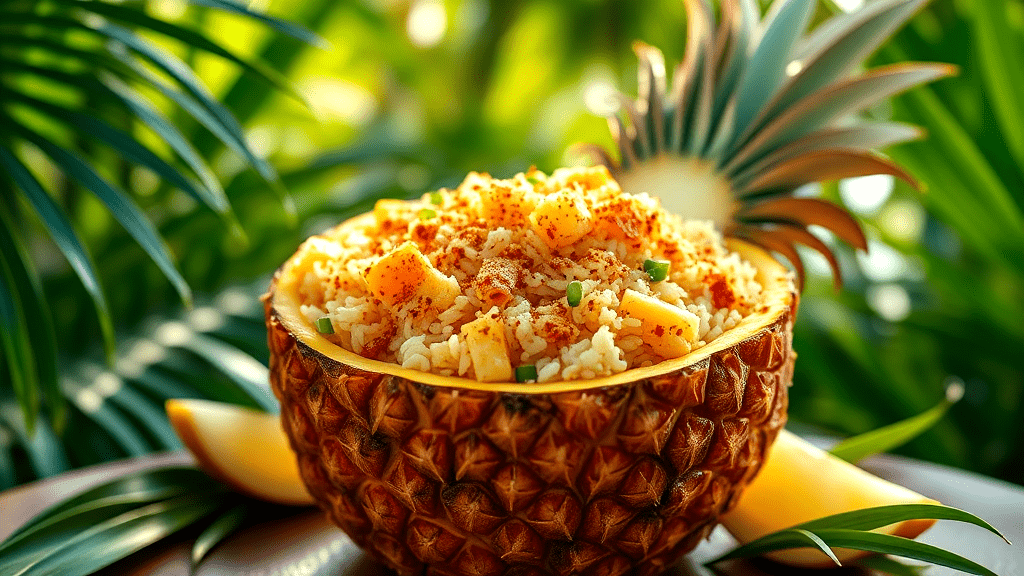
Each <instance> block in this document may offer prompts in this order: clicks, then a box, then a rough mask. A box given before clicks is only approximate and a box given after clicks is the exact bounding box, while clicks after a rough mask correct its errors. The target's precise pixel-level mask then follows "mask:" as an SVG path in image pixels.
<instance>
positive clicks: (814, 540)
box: [790, 528, 843, 566]
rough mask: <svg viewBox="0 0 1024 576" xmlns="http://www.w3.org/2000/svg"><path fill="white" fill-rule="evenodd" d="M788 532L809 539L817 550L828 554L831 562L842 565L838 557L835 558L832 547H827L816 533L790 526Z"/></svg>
mask: <svg viewBox="0 0 1024 576" xmlns="http://www.w3.org/2000/svg"><path fill="white" fill-rule="evenodd" d="M790 532H792V534H793V535H794V536H797V537H803V538H804V539H806V540H807V541H809V542H810V543H811V544H813V545H814V546H815V547H816V548H817V549H818V550H821V551H822V552H823V553H824V554H825V555H826V556H828V557H829V558H830V559H831V560H832V561H833V562H835V563H836V566H842V565H843V563H842V562H840V561H839V558H836V553H835V552H833V551H832V549H831V548H829V547H828V544H826V543H825V541H824V540H822V539H821V538H820V537H818V535H817V534H815V533H814V532H809V531H807V530H801V529H799V528H791V529H790Z"/></svg>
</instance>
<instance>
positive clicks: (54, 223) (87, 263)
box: [0, 119, 115, 359]
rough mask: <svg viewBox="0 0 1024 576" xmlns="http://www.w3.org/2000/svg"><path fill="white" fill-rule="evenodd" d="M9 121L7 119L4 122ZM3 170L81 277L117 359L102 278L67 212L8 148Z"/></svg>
mask: <svg viewBox="0 0 1024 576" xmlns="http://www.w3.org/2000/svg"><path fill="white" fill-rule="evenodd" d="M5 120H6V119H5ZM0 166H2V167H3V168H4V170H5V171H6V172H7V174H8V175H10V177H11V178H12V179H13V180H14V182H15V184H16V185H17V186H18V188H20V189H21V191H22V192H24V194H25V197H26V198H27V199H28V201H29V203H30V204H32V207H33V208H35V210H36V213H37V214H38V215H39V217H40V218H41V219H42V220H43V223H44V224H45V225H46V229H47V232H49V234H50V237H51V238H53V240H54V242H55V243H56V244H57V247H58V248H60V251H61V252H62V253H63V254H64V257H65V258H67V260H68V263H69V264H70V265H71V268H72V269H73V270H74V271H75V274H77V275H78V278H79V279H80V280H81V282H82V284H83V285H84V286H85V289H86V291H87V292H88V293H89V296H90V298H92V302H93V306H94V307H95V308H96V314H97V316H98V317H99V321H100V332H101V333H102V335H103V344H104V348H105V350H106V354H107V357H108V358H109V359H112V358H113V356H114V346H115V344H114V325H113V321H112V320H111V318H110V310H109V309H108V308H107V301H106V297H105V296H104V295H103V288H102V287H101V286H100V281H99V278H98V277H97V276H96V270H95V267H94V266H93V264H92V259H91V258H90V257H89V254H88V252H86V250H85V247H84V246H82V242H81V240H79V238H78V234H77V233H75V230H74V228H72V227H71V223H70V222H68V220H67V217H66V216H64V212H63V211H62V210H61V209H60V207H59V206H57V204H56V203H55V202H54V201H53V199H52V198H50V196H49V195H48V194H47V193H46V191H45V190H43V188H42V186H40V184H39V182H38V181H37V180H36V179H35V177H34V176H32V173H31V172H29V171H28V168H26V167H25V166H24V164H22V163H21V162H20V161H18V159H17V158H15V157H14V155H13V154H11V152H10V151H9V150H7V149H6V148H3V147H0Z"/></svg>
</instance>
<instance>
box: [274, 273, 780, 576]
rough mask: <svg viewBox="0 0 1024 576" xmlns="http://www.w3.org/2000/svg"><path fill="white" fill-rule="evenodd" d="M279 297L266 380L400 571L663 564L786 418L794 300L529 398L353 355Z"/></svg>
mask: <svg viewBox="0 0 1024 576" xmlns="http://www.w3.org/2000/svg"><path fill="white" fill-rule="evenodd" d="M275 283H276V279H275ZM273 290H274V286H273V285H272V286H271V293H273ZM271 301H272V299H271V298H265V299H264V302H265V310H266V318H267V328H268V341H269V347H270V352H271V354H270V379H271V384H272V386H273V389H274V393H275V394H276V395H277V397H278V400H279V401H280V402H281V408H282V409H281V420H282V424H283V426H284V429H285V431H286V432H287V434H288V437H289V440H290V442H291V446H292V448H293V450H294V451H295V453H296V454H297V457H298V464H299V471H300V474H301V476H302V478H303V481H304V482H305V484H306V486H307V488H308V489H309V492H310V493H311V494H312V495H313V497H314V498H315V499H316V501H317V503H318V505H319V506H320V507H321V508H322V509H323V510H324V511H325V512H326V513H327V515H328V516H329V517H330V518H331V520H332V521H333V522H334V523H335V524H337V525H338V526H339V527H341V529H342V530H344V531H345V533H346V534H348V536H349V537H351V538H352V540H353V541H355V542H356V543H357V544H358V545H359V546H361V547H362V548H364V549H366V550H367V551H369V552H370V553H371V554H372V555H373V556H374V557H375V558H377V559H378V560H379V561H380V562H382V563H383V564H385V565H387V566H388V567H390V568H392V569H394V570H395V571H396V572H397V573H398V574H401V575H403V576H404V575H414V574H437V575H452V576H482V575H494V576H500V575H513V574H515V575H523V576H526V575H549V574H557V575H568V574H583V575H595V576H596V575H607V576H617V575H621V574H625V573H627V572H629V571H631V570H636V572H635V573H637V574H642V575H653V574H657V573H659V572H662V571H663V570H665V569H667V568H669V567H670V566H672V565H673V564H674V563H675V562H677V561H678V560H679V559H680V558H681V557H682V556H683V555H684V554H686V553H687V552H689V551H690V550H692V549H693V548H694V547H695V546H696V545H697V544H698V543H699V541H700V540H701V539H702V538H704V537H706V536H707V535H708V534H709V533H710V531H711V530H712V529H713V528H714V526H715V525H716V523H717V520H718V518H719V516H720V515H721V514H723V513H724V512H725V511H727V510H729V509H730V508H731V506H732V504H733V503H735V502H736V501H738V497H739V494H740V493H741V492H742V490H743V488H744V487H745V486H746V485H747V483H749V482H750V481H751V480H752V479H753V477H754V476H755V475H756V474H757V472H758V470H759V469H760V466H761V463H762V462H763V460H764V458H765V456H766V454H767V452H768V449H769V448H770V447H771V445H772V443H773V442H774V440H775V437H776V436H777V434H778V432H779V430H781V429H782V427H783V426H784V424H785V421H786V408H787V406H788V394H787V388H788V387H789V386H790V385H791V383H792V374H793V361H794V358H795V354H794V353H793V351H792V327H793V314H794V311H795V303H794V306H791V307H790V309H789V310H788V311H787V312H786V313H785V314H783V315H782V316H781V317H780V318H779V319H778V320H776V321H775V322H774V323H773V324H771V325H770V326H768V327H767V328H765V329H763V330H761V331H760V332H758V333H756V334H754V335H752V336H751V337H750V338H749V339H747V340H746V341H744V342H742V343H740V344H738V345H736V346H734V347H732V348H729V349H726V350H722V351H719V352H716V353H714V354H712V355H711V356H710V357H709V358H706V359H704V360H703V361H701V362H699V363H697V364H693V365H690V366H687V367H686V368H683V369H681V370H678V371H676V372H672V373H668V374H664V375H662V376H659V377H656V378H650V379H644V380H640V381H636V382H631V383H627V384H620V385H616V386H610V387H606V388H595V389H590V390H584V391H572V392H562V393H542V394H516V393H501V392H486V391H479V390H468V389H459V388H442V387H434V386H427V385H423V384H420V383H416V382H413V381H410V380H407V379H404V378H399V377H395V376H391V375H387V374H379V373H374V372H367V371H364V370H359V369H356V368H354V367H352V366H348V365H345V364H343V363H340V362H338V361H336V360H333V359H330V358H327V357H326V356H324V355H322V354H320V353H319V352H317V351H315V350H313V349H312V348H310V347H308V346H306V345H305V344H303V343H302V342H301V341H299V340H297V339H296V338H295V337H294V336H293V335H292V334H291V333H289V331H288V330H287V329H286V328H285V327H284V325H283V324H282V323H281V322H280V321H279V319H278V317H277V314H276V312H275V311H274V310H273V308H272V305H271Z"/></svg>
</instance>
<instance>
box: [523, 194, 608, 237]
mask: <svg viewBox="0 0 1024 576" xmlns="http://www.w3.org/2000/svg"><path fill="white" fill-rule="evenodd" d="M530 223H531V224H533V230H534V232H536V233H537V234H538V235H539V236H540V237H541V239H543V240H544V243H545V244H547V245H548V247H549V248H553V249H554V248H562V247H564V246H569V245H571V244H574V243H576V242H578V241H579V240H580V239H581V238H583V237H584V236H586V235H587V234H589V233H590V231H591V230H592V229H593V228H594V215H593V214H591V212H590V209H589V208H587V204H586V203H585V202H584V201H583V199H582V198H580V197H578V196H574V195H573V194H571V193H569V192H567V191H563V192H558V193H556V194H551V195H549V196H547V197H546V198H544V200H542V201H541V202H540V203H539V204H537V207H536V208H534V209H533V212H531V213H530Z"/></svg>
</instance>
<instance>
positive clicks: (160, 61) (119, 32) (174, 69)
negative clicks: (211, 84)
mask: <svg viewBox="0 0 1024 576" xmlns="http://www.w3.org/2000/svg"><path fill="white" fill-rule="evenodd" d="M95 30H97V31H99V32H102V33H103V34H105V35H107V36H109V37H110V38H112V39H114V40H116V41H118V42H120V43H121V44H123V45H124V46H125V47H127V48H129V49H131V50H132V51H133V52H135V53H137V54H139V55H140V56H142V57H144V58H145V59H146V60H148V61H149V62H150V63H152V64H153V65H155V66H156V67H157V68H159V69H160V70H161V71H163V72H164V73H166V74H167V75H169V76H170V77H172V78H174V80H175V81H177V82H178V83H179V84H180V85H181V86H182V87H184V88H185V90H186V91H188V92H189V93H190V94H191V95H192V96H193V97H194V98H195V99H196V100H197V101H199V103H200V104H202V106H203V107H204V108H206V111H207V112H209V113H210V114H212V115H213V117H214V118H216V120H217V124H218V125H219V126H220V127H222V128H223V129H224V130H226V131H227V132H228V133H229V134H230V135H231V137H232V138H233V139H234V140H235V141H236V142H238V143H242V144H244V143H245V135H244V133H243V131H242V127H241V126H240V125H239V124H238V121H237V120H236V119H235V117H234V116H233V115H232V114H231V112H230V111H229V110H228V109H227V108H226V107H225V106H224V105H223V104H221V103H219V102H217V99H216V98H214V97H213V94H211V93H210V91H209V89H207V88H206V86H205V85H203V83H202V81H201V80H200V79H199V77H198V76H196V74H195V72H193V71H192V69H191V68H189V67H188V66H187V65H186V64H185V63H184V62H182V61H181V60H180V59H178V58H177V57H176V56H174V55H173V54H171V53H169V52H167V51H166V50H163V49H161V48H159V47H157V46H155V45H154V44H152V43H150V42H148V41H146V40H144V39H142V38H140V37H139V36H137V35H136V34H134V33H133V32H132V31H131V30H129V29H127V28H123V27H121V26H115V25H113V24H103V25H101V26H97V27H96V28H95ZM113 54H114V56H115V57H117V58H119V59H120V60H121V61H122V62H124V63H126V64H128V65H129V66H131V67H132V68H134V69H135V70H136V71H137V72H141V68H140V67H138V65H137V64H136V63H134V62H133V59H132V57H131V56H130V55H129V54H127V53H118V52H116V51H115V52H113ZM146 76H151V75H149V74H146ZM243 149H244V150H245V151H246V157H247V158H248V159H249V161H250V163H252V165H253V167H254V168H256V170H257V171H258V172H259V173H260V174H261V175H262V176H263V177H264V178H265V179H266V180H267V181H268V182H275V181H278V180H279V178H278V176H277V172H276V171H275V170H274V168H273V167H272V166H271V165H270V164H269V163H268V162H267V161H265V160H263V159H262V158H259V157H258V156H256V155H255V154H253V153H252V151H251V150H249V147H248V146H243Z"/></svg>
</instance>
